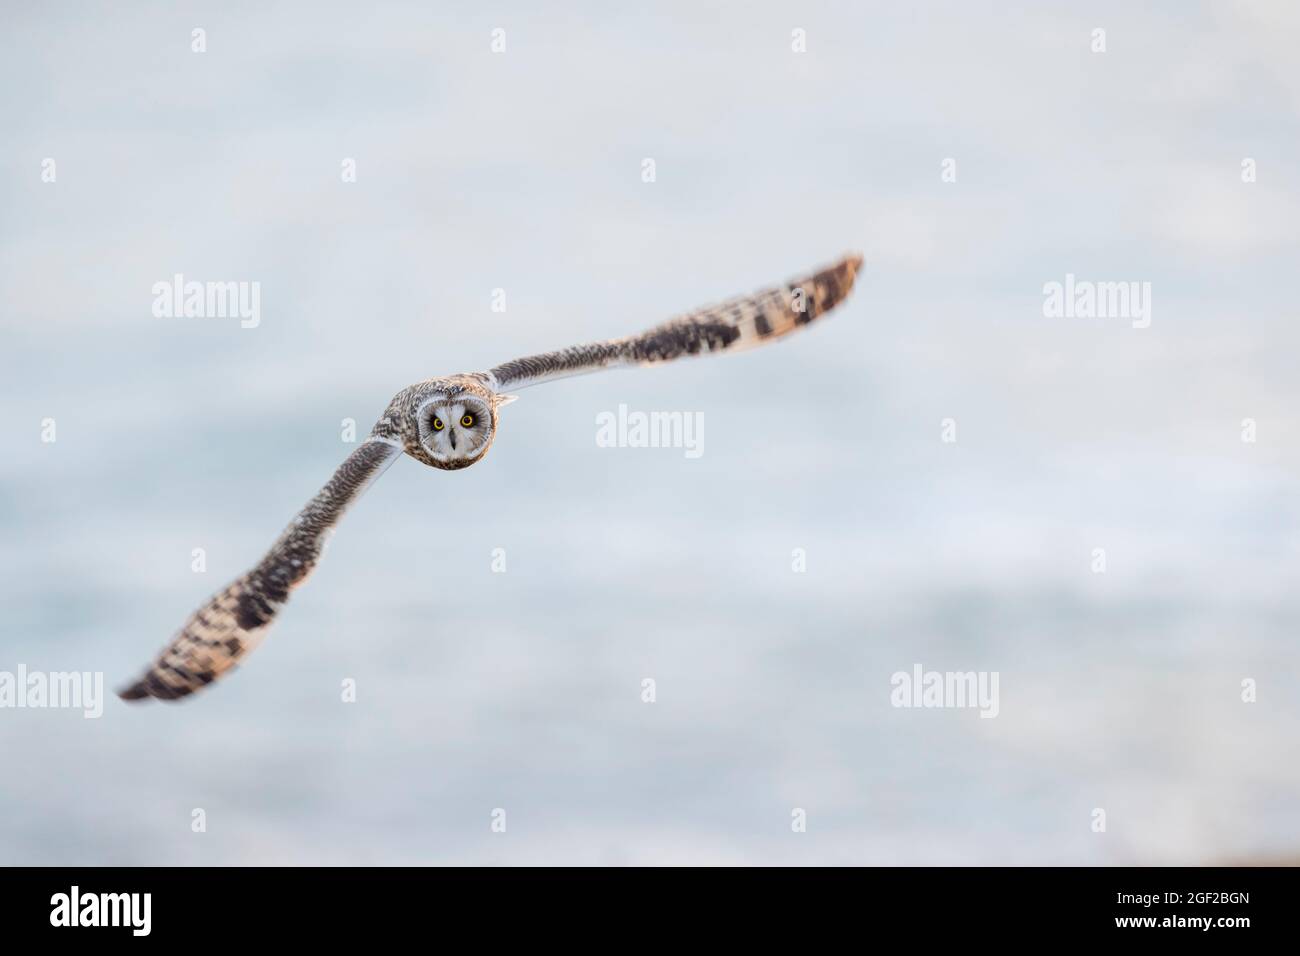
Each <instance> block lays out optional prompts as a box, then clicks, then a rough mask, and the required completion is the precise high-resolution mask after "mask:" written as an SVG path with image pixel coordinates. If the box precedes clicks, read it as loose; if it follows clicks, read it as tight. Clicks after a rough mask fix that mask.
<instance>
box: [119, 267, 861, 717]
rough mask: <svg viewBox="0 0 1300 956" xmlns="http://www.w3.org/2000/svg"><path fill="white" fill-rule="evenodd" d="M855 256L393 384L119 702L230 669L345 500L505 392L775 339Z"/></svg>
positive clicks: (185, 688) (490, 425)
mask: <svg viewBox="0 0 1300 956" xmlns="http://www.w3.org/2000/svg"><path fill="white" fill-rule="evenodd" d="M861 265H862V257H861V256H856V255H854V256H847V257H845V258H844V259H841V260H840V261H839V262H837V263H836V264H834V265H832V266H829V267H827V268H825V269H821V270H819V271H817V272H814V273H812V274H811V275H808V276H805V277H803V278H800V279H795V280H791V281H790V282H787V283H785V284H784V285H781V286H776V287H773V288H770V289H765V290H763V291H762V292H758V293H756V294H754V295H749V296H741V297H738V298H735V299H731V300H729V301H727V302H723V303H721V304H719V305H715V306H710V307H708V308H704V309H700V310H698V311H695V312H692V313H689V314H687V315H683V316H680V317H679V318H676V319H671V320H669V321H668V322H665V323H663V324H662V325H658V326H655V327H654V328H652V329H649V330H648V331H646V332H643V333H641V334H640V335H634V336H629V337H627V338H621V339H611V340H609V341H606V342H595V343H592V344H589V345H579V346H575V347H573V348H567V349H561V350H560V351H556V352H546V353H543V354H541V355H534V356H530V357H528V358H521V359H515V360H514V361H512V362H506V363H505V364H503V365H498V366H496V367H495V368H493V369H491V370H489V371H487V372H473V373H469V374H462V375H452V376H448V377H446V378H435V379H429V380H427V381H424V382H419V383H417V384H415V385H411V386H408V387H407V388H404V389H402V390H401V391H400V392H398V393H397V394H396V395H395V396H393V399H392V401H391V402H389V404H388V407H387V408H386V409H385V410H384V414H383V415H382V416H380V418H379V421H377V422H376V423H375V426H374V428H373V429H372V430H371V432H370V435H369V437H368V438H367V439H366V441H365V442H363V443H362V444H361V445H360V446H359V447H358V448H357V449H356V450H355V451H354V452H352V454H351V455H349V456H348V457H347V460H345V461H344V462H343V464H342V465H341V466H339V469H338V470H337V471H336V472H335V473H334V476H333V477H332V478H331V479H330V480H329V482H328V483H327V484H326V485H325V487H324V488H322V489H321V491H320V493H319V494H317V495H316V497H315V498H313V499H312V500H311V501H310V502H308V504H307V506H306V507H305V508H303V510H302V511H301V512H300V513H299V515H298V517H296V518H295V519H294V520H293V523H292V524H290V525H289V527H288V528H286V529H285V530H284V533H283V534H281V535H280V537H279V539H278V540H277V541H276V542H275V544H274V545H272V547H271V550H270V551H269V552H268V553H267V555H266V557H264V558H263V559H262V561H261V563H259V564H258V565H257V567H255V568H254V569H253V570H251V571H249V572H248V573H247V574H245V575H243V576H242V577H240V578H238V579H237V580H235V581H233V582H232V583H231V584H229V585H228V586H227V587H226V588H225V589H224V590H222V591H221V592H220V593H218V594H217V595H216V596H214V597H213V598H212V599H211V600H210V601H208V603H207V604H205V605H203V606H202V607H201V608H199V609H198V610H197V611H195V612H194V614H193V615H191V616H190V618H189V620H188V621H186V622H185V624H184V626H183V627H182V628H181V629H180V631H179V632H177V634H176V636H175V637H173V638H172V641H171V643H170V644H168V646H167V647H166V648H164V649H163V650H162V652H161V653H160V654H159V655H158V657H157V658H156V659H155V660H154V662H153V664H152V665H150V667H149V669H148V670H147V671H145V673H144V674H143V675H142V676H141V677H140V679H139V680H137V681H135V682H134V683H132V684H131V685H129V686H128V687H126V688H124V689H122V690H121V691H119V694H120V696H121V697H122V698H123V699H125V700H140V699H143V698H148V697H156V698H159V699H162V700H177V699H180V698H182V697H186V696H188V695H189V694H192V693H193V692H194V691H196V690H199V689H200V688H202V687H205V686H206V685H208V684H210V683H212V681H214V680H216V679H217V678H219V677H221V676H222V675H223V674H225V673H227V672H228V671H230V670H231V669H232V668H233V667H234V666H235V665H236V663H238V662H239V660H240V659H241V658H243V656H244V655H246V654H247V653H248V652H249V651H251V650H252V649H253V648H254V647H256V646H257V645H258V643H260V642H261V640H262V638H263V637H265V636H266V632H267V631H268V630H269V629H270V627H271V624H272V622H273V621H274V618H275V616H276V614H277V613H278V612H279V610H280V608H281V607H283V606H284V603H285V602H286V601H287V600H288V598H289V592H290V591H291V590H292V589H293V588H295V587H297V586H298V585H300V584H302V582H303V581H305V580H306V579H307V577H308V576H309V575H310V574H311V572H312V569H313V568H314V567H315V566H316V562H317V560H319V558H320V554H321V551H322V549H323V546H324V540H325V538H326V536H327V535H329V534H330V533H331V531H332V530H333V528H334V526H335V524H337V523H338V520H339V518H340V517H342V515H343V512H344V511H345V510H347V507H348V506H349V505H350V504H351V503H352V502H353V501H355V500H356V499H357V497H358V496H359V495H360V494H361V493H362V492H363V491H365V489H366V487H367V486H368V485H369V484H370V483H371V482H373V481H374V480H375V479H376V478H378V477H379V475H381V474H382V473H383V472H384V470H385V469H386V468H387V467H388V466H389V465H391V464H392V463H393V462H394V461H395V460H396V459H397V458H398V456H399V455H400V454H401V453H402V452H403V451H405V452H406V453H407V454H408V455H410V456H411V457H412V458H414V459H416V460H417V461H419V462H421V463H423V464H426V465H429V466H431V467H433V468H440V469H443V470H453V469H458V468H468V467H469V466H470V465H472V464H474V463H475V462H477V461H479V460H480V459H482V457H483V456H484V455H486V454H487V450H488V449H489V448H490V447H491V445H492V442H493V440H494V439H495V437H496V430H497V424H498V414H497V413H498V410H499V409H500V408H501V406H502V405H505V404H506V403H508V402H509V401H511V400H513V398H514V396H513V395H510V394H507V393H508V392H510V391H513V390H517V389H521V388H527V387H528V386H530V385H537V384H539V383H541V382H546V381H551V380H553V379H556V378H564V377H567V376H570V375H580V374H583V373H585V372H594V371H597V370H599V369H604V368H613V367H617V366H635V365H653V364H657V363H660V362H668V361H672V360H674V359H678V358H681V357H683V356H688V355H704V354H708V353H712V352H724V351H739V350H741V349H745V348H749V347H751V346H754V345H758V344H761V343H763V342H767V341H771V340H774V339H778V338H781V337H783V336H785V335H787V334H789V333H790V332H793V331H794V330H795V329H798V328H800V327H802V326H804V325H807V324H808V323H810V322H812V321H814V320H815V319H818V318H820V317H821V316H823V315H825V314H826V313H827V312H828V311H830V310H831V309H832V308H834V307H835V306H836V305H838V304H839V303H840V302H841V301H843V300H844V298H845V297H846V296H848V294H849V292H850V290H852V288H853V281H854V278H855V276H856V275H857V271H858V269H859V268H860V267H861Z"/></svg>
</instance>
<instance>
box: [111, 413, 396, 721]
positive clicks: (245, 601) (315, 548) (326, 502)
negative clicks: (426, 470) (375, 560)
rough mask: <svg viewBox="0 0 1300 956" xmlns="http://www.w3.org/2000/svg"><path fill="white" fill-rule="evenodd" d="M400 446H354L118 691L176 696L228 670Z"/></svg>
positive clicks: (371, 442)
mask: <svg viewBox="0 0 1300 956" xmlns="http://www.w3.org/2000/svg"><path fill="white" fill-rule="evenodd" d="M401 454H402V449H401V447H400V446H398V445H397V444H396V443H395V442H394V441H391V440H389V439H384V438H375V437H371V438H369V439H367V440H366V441H365V442H363V443H362V444H361V445H360V446H358V448H357V449H356V450H355V451H353V452H352V454H351V455H349V456H348V457H347V459H346V460H345V461H344V462H343V464H342V465H340V466H339V468H338V470H337V471H335V472H334V476H333V477H332V478H330V480H329V482H328V483H327V484H326V485H325V487H324V488H322V489H321V490H320V493H319V494H317V495H316V497H315V498H313V499H312V500H311V501H309V502H308V503H307V506H306V507H305V508H303V509H302V511H300V512H299V513H298V517H296V518H294V519H293V522H292V523H290V525H289V527H287V528H285V529H284V533H283V534H281V535H280V537H279V539H278V540H277V541H276V542H275V544H274V545H272V546H271V550H270V551H269V552H267V555H266V557H264V558H263V559H262V561H261V563H260V564H258V565H257V567H255V568H253V570H251V571H249V572H248V573H247V574H245V575H243V576H242V577H240V578H237V579H236V580H234V581H232V582H231V583H230V584H228V585H227V586H226V587H225V589H224V590H222V591H221V592H220V593H218V594H216V595H214V596H213V597H212V598H211V599H210V600H209V601H208V603H206V604H205V605H203V606H202V607H201V608H199V609H198V610H197V611H195V612H194V613H193V614H191V615H190V618H189V620H187V621H186V622H185V624H184V625H183V626H182V627H181V629H180V630H179V631H178V632H177V633H176V636H175V637H173V638H172V641H171V643H170V644H168V645H167V646H166V647H165V648H163V650H162V652H161V653H159V655H158V656H157V658H155V659H154V662H153V663H152V664H151V665H150V666H149V669H148V670H146V671H145V672H144V674H143V675H141V677H140V679H139V680H137V681H135V682H134V683H132V684H130V685H129V686H127V687H124V688H122V689H121V690H119V691H118V696H119V697H121V698H122V699H123V700H141V699H143V698H147V697H157V698H160V699H162V700H177V699H179V698H181V697H188V696H189V695H190V694H192V693H194V692H195V691H196V690H200V689H201V688H203V687H205V686H207V685H208V684H210V683H212V682H213V681H214V680H216V679H217V678H218V677H221V676H222V675H223V674H225V673H227V672H228V671H230V670H231V669H232V668H233V667H234V666H235V664H237V663H238V662H239V660H240V658H242V657H243V656H244V655H245V654H247V653H248V652H249V651H251V650H252V649H253V648H255V647H256V646H257V645H258V644H260V643H261V641H262V638H264V637H265V636H266V634H267V632H268V631H269V630H270V629H271V623H272V621H273V620H274V618H275V615H276V614H277V613H278V612H279V610H280V608H281V607H283V606H284V603H285V601H287V600H288V599H289V591H290V590H291V589H293V588H295V587H297V586H298V585H299V584H302V583H303V581H305V580H307V576H308V575H310V574H311V572H312V570H313V569H314V568H315V567H316V562H317V561H318V560H319V559H320V555H321V552H322V551H323V550H324V547H325V539H326V537H327V536H328V535H329V533H330V532H331V531H332V530H333V528H334V525H335V524H337V523H338V520H339V518H341V517H342V516H343V512H344V511H346V510H347V508H348V506H349V505H351V504H352V502H354V501H356V499H357V498H359V497H360V496H361V493H362V492H363V491H365V490H366V488H367V487H368V486H369V485H370V483H371V482H373V481H374V480H375V479H376V478H378V477H379V476H380V475H382V474H383V473H384V471H385V470H386V469H387V468H388V466H389V465H391V464H392V463H393V462H395V461H396V460H397V459H398V458H399V457H401Z"/></svg>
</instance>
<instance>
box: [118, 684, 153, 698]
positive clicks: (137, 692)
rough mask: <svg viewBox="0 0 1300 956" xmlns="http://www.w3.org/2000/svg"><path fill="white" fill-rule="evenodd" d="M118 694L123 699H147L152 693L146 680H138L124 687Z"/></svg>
mask: <svg viewBox="0 0 1300 956" xmlns="http://www.w3.org/2000/svg"><path fill="white" fill-rule="evenodd" d="M117 696H118V697H120V698H122V699H123V700H146V699H147V698H149V697H150V696H151V695H150V693H149V688H148V687H146V686H145V683H144V681H142V680H141V681H136V682H135V683H134V684H132V685H130V686H129V687H123V688H121V689H120V690H119V691H118V692H117Z"/></svg>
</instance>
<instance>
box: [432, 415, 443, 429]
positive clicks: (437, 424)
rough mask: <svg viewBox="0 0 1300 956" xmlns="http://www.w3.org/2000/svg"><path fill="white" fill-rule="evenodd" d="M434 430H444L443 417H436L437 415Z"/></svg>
mask: <svg viewBox="0 0 1300 956" xmlns="http://www.w3.org/2000/svg"><path fill="white" fill-rule="evenodd" d="M433 430H434V431H436V432H440V431H442V419H441V418H436V417H435V418H434V420H433Z"/></svg>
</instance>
